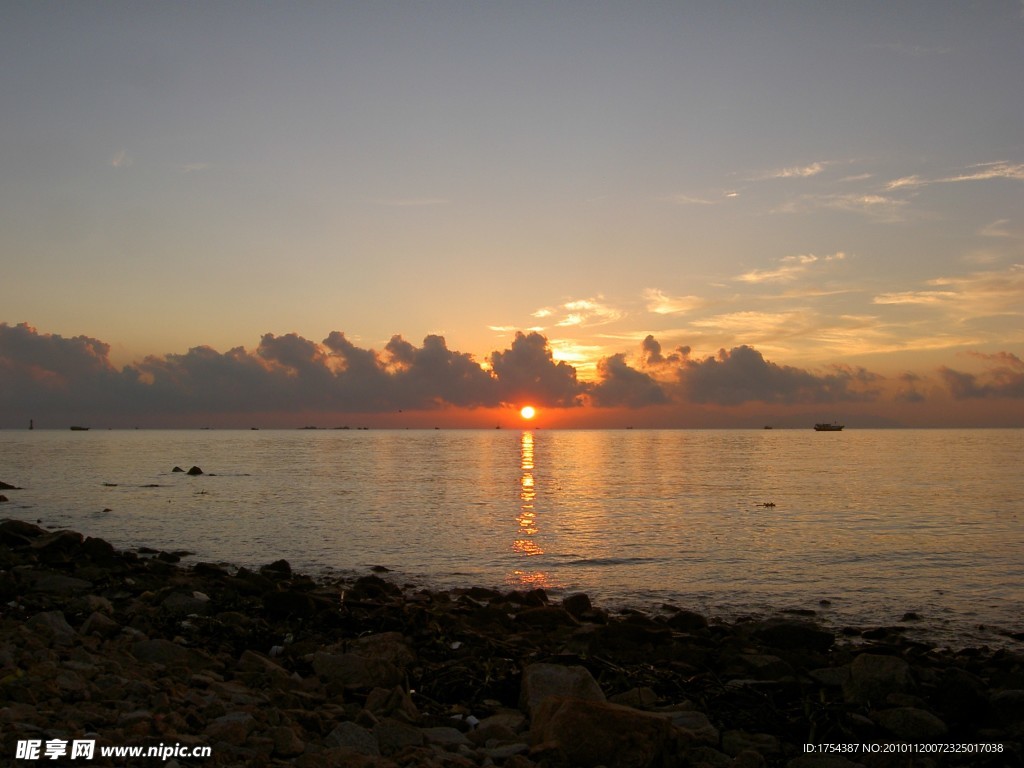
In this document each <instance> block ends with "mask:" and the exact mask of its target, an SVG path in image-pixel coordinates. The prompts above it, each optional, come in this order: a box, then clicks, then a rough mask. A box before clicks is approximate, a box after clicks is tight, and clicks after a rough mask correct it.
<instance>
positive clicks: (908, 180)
mask: <svg viewBox="0 0 1024 768" xmlns="http://www.w3.org/2000/svg"><path fill="white" fill-rule="evenodd" d="M993 179H1008V180H1011V181H1024V163H1008V162H1006V161H1003V160H999V161H996V162H991V163H978V164H976V165H970V166H968V167H967V168H965V169H964V170H962V171H960V172H958V173H954V174H952V175H948V176H939V177H936V178H923V177H921V176H919V175H917V174H913V175H911V176H903V177H901V178H898V179H893V180H892V181H890V182H887V183H886V185H885V188H886V190H888V191H893V190H897V189H916V188H918V187H926V186H930V185H932V184H953V183H956V182H960V181H991V180H993Z"/></svg>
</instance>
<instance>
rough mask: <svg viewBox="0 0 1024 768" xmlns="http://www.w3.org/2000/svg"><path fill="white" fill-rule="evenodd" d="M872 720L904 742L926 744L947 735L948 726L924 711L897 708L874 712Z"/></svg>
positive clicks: (912, 708) (911, 708)
mask: <svg viewBox="0 0 1024 768" xmlns="http://www.w3.org/2000/svg"><path fill="white" fill-rule="evenodd" d="M871 719H872V720H874V721H875V722H876V723H878V724H879V725H880V726H882V728H884V729H885V730H886V731H888V732H889V733H891V734H892V735H893V736H895V737H896V738H898V739H902V740H903V741H916V742H925V741H932V740H934V739H938V738H941V737H942V736H945V735H946V724H945V723H944V722H942V721H941V720H940V719H939V718H937V717H936V716H935V715H933V714H932V713H931V712H928V711H927V710H924V709H917V708H915V707H895V708H893V709H883V710H879V711H878V712H874V713H872V715H871Z"/></svg>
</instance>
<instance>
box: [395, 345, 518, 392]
mask: <svg viewBox="0 0 1024 768" xmlns="http://www.w3.org/2000/svg"><path fill="white" fill-rule="evenodd" d="M384 349H385V352H387V354H388V355H389V362H390V367H391V369H392V371H393V373H392V378H393V381H394V386H395V390H396V392H397V394H398V399H399V400H400V401H401V402H403V403H405V407H407V408H433V407H436V406H438V405H443V404H448V405H455V406H463V407H465V406H469V407H472V406H496V405H500V404H501V400H500V398H499V396H498V385H497V382H496V381H495V380H494V378H493V377H492V376H491V375H490V374H489V373H487V371H485V370H484V369H483V368H481V367H480V365H479V363H477V362H476V361H475V360H473V356H472V355H468V354H465V353H463V352H453V351H452V350H450V349H448V346H447V344H446V343H445V340H444V338H443V337H442V336H433V335H432V336H427V337H426V338H425V339H424V340H423V346H422V347H420V348H416V347H414V346H413V345H412V344H410V343H409V342H407V341H405V340H404V339H403V338H402V337H401V336H392V337H391V341H389V342H388V345H387V346H386V347H385V348H384Z"/></svg>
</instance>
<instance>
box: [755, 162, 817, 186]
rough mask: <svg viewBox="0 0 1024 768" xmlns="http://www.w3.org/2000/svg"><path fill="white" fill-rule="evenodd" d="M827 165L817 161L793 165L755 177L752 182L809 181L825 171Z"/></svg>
mask: <svg viewBox="0 0 1024 768" xmlns="http://www.w3.org/2000/svg"><path fill="white" fill-rule="evenodd" d="M827 165H828V163H826V162H821V161H817V162H813V163H808V164H807V165H792V166H788V167H786V168H776V169H775V170H772V171H768V172H767V173H763V174H760V175H758V176H755V177H753V179H752V181H764V180H767V179H809V178H810V177H812V176H817V175H818V174H819V173H821V172H822V171H824V170H825V167H826V166H827Z"/></svg>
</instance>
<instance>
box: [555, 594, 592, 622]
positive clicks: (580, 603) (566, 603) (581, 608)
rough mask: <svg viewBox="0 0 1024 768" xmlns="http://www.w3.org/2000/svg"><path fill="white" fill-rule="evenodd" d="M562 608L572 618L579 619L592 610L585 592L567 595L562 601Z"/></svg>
mask: <svg viewBox="0 0 1024 768" xmlns="http://www.w3.org/2000/svg"><path fill="white" fill-rule="evenodd" d="M562 607H563V608H564V609H565V610H566V611H568V612H569V614H570V615H571V616H573V617H574V618H577V619H578V618H580V617H581V616H583V614H585V613H587V612H588V611H590V610H592V609H593V607H594V606H593V605H591V603H590V596H589V595H588V594H586V593H585V592H577V593H575V594H572V595H568V596H567V597H566V598H565V599H564V600H562Z"/></svg>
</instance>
